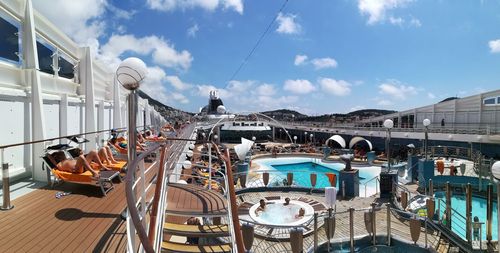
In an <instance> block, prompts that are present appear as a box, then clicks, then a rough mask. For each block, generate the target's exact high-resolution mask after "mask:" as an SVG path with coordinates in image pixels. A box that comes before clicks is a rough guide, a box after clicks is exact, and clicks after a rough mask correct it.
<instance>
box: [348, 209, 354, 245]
mask: <svg viewBox="0 0 500 253" xmlns="http://www.w3.org/2000/svg"><path fill="white" fill-rule="evenodd" d="M349 246H350V247H351V253H354V208H352V207H350V208H349Z"/></svg>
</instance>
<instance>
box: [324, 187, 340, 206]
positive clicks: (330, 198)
mask: <svg viewBox="0 0 500 253" xmlns="http://www.w3.org/2000/svg"><path fill="white" fill-rule="evenodd" d="M335 201H337V188H335V187H325V204H326V206H327V207H329V208H333V207H334V206H335Z"/></svg>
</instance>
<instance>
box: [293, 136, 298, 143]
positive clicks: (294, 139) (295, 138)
mask: <svg viewBox="0 0 500 253" xmlns="http://www.w3.org/2000/svg"><path fill="white" fill-rule="evenodd" d="M293 141H294V143H295V144H297V135H295V136H294V137H293Z"/></svg>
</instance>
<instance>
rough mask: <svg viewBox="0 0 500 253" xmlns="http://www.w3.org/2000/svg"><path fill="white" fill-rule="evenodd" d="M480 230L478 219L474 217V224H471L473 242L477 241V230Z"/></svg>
mask: <svg viewBox="0 0 500 253" xmlns="http://www.w3.org/2000/svg"><path fill="white" fill-rule="evenodd" d="M480 229H481V223H479V218H478V217H477V216H474V223H473V224H472V230H473V232H472V235H473V236H474V241H479V230H480Z"/></svg>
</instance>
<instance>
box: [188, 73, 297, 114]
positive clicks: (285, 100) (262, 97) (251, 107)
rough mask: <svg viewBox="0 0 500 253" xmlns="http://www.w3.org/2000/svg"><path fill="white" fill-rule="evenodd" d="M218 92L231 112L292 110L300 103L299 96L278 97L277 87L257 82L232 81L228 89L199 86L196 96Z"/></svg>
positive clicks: (204, 96) (206, 85) (205, 95)
mask: <svg viewBox="0 0 500 253" xmlns="http://www.w3.org/2000/svg"><path fill="white" fill-rule="evenodd" d="M212 90H217V91H218V92H219V96H220V97H221V98H222V100H223V101H224V104H225V105H226V107H227V108H228V109H229V110H231V111H263V110H269V109H278V108H290V107H291V106H293V104H294V103H296V102H297V101H298V99H299V98H298V97H297V96H293V95H283V96H276V94H277V91H276V86H275V85H273V84H268V83H261V82H259V81H255V80H244V81H241V80H232V81H230V82H229V83H228V84H227V86H226V87H224V88H217V87H215V86H213V85H208V84H205V85H197V86H196V90H195V95H198V96H200V97H203V98H206V97H207V96H208V93H209V91H212Z"/></svg>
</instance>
